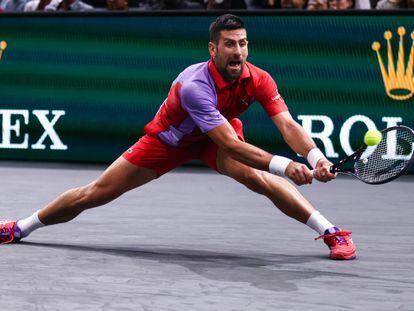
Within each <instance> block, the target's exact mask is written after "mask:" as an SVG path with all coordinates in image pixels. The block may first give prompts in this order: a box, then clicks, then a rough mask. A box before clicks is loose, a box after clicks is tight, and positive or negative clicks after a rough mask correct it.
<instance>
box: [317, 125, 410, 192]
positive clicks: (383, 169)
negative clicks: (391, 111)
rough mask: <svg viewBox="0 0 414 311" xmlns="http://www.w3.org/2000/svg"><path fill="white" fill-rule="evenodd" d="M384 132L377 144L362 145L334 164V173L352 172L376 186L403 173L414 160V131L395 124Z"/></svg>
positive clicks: (332, 171)
mask: <svg viewBox="0 0 414 311" xmlns="http://www.w3.org/2000/svg"><path fill="white" fill-rule="evenodd" d="M381 134H382V139H381V140H380V142H379V143H378V144H377V145H375V146H366V145H364V146H362V147H360V148H359V149H358V150H357V151H355V152H354V153H353V154H351V155H350V156H348V157H346V158H344V159H342V160H341V161H339V162H338V163H336V164H334V165H332V166H331V167H330V172H331V173H333V174H335V173H343V174H348V175H352V176H355V177H356V178H358V179H359V180H361V181H363V182H365V183H367V184H373V185H378V184H384V183H387V182H389V181H391V180H393V179H395V178H397V177H399V176H401V175H402V174H403V173H404V172H405V171H406V170H407V169H408V167H409V166H410V165H411V163H412V162H413V161H414V152H413V149H414V131H413V130H412V129H410V128H409V127H406V126H393V127H389V128H386V129H384V130H382V131H381ZM346 166H348V167H349V166H352V168H350V169H348V168H346ZM312 173H313V174H314V171H312Z"/></svg>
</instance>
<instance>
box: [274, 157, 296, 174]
mask: <svg viewBox="0 0 414 311" xmlns="http://www.w3.org/2000/svg"><path fill="white" fill-rule="evenodd" d="M290 162H292V160H291V159H289V158H285V157H281V156H278V155H275V156H273V158H272V160H270V163H269V172H270V173H272V174H276V175H279V176H285V171H286V168H287V166H288V165H289V163H290Z"/></svg>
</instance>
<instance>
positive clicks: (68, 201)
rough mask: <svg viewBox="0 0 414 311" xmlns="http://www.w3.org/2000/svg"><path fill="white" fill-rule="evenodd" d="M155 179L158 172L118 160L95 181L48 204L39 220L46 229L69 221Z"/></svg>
mask: <svg viewBox="0 0 414 311" xmlns="http://www.w3.org/2000/svg"><path fill="white" fill-rule="evenodd" d="M156 176H157V175H156V172H155V171H153V170H151V169H148V168H142V167H138V166H136V165H134V164H131V163H130V162H128V161H127V160H125V159H124V158H123V157H119V158H118V159H117V160H116V161H115V162H114V163H112V165H111V166H109V167H108V168H107V169H106V170H105V172H104V173H103V174H102V175H101V176H100V177H99V178H98V179H96V180H95V181H93V182H91V183H90V184H88V185H85V186H82V187H79V188H74V189H70V190H68V191H66V192H64V193H63V194H61V195H60V196H59V197H57V198H56V199H55V200H53V201H52V202H50V203H49V204H47V205H46V206H45V207H44V208H42V209H41V210H40V211H39V213H38V216H39V220H40V221H41V222H42V223H43V224H45V225H53V224H58V223H63V222H67V221H70V220H72V219H73V218H75V217H76V216H78V215H79V214H80V213H81V212H83V211H84V210H86V209H89V208H93V207H97V206H100V205H103V204H106V203H108V202H110V201H112V200H114V199H116V198H117V197H119V196H120V195H121V194H123V193H125V192H127V191H129V190H131V189H134V188H137V187H139V186H141V185H143V184H145V183H147V182H149V181H151V180H153V179H155V178H156Z"/></svg>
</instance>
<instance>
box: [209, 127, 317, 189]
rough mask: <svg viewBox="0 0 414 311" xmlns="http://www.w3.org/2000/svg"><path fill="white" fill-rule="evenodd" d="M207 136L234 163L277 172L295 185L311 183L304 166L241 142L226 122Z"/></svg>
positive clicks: (308, 173)
mask: <svg viewBox="0 0 414 311" xmlns="http://www.w3.org/2000/svg"><path fill="white" fill-rule="evenodd" d="M207 135H208V136H209V137H210V138H211V139H212V140H213V142H214V143H215V144H216V145H217V146H218V147H219V148H220V149H222V150H224V151H225V152H226V153H228V154H229V155H230V156H231V157H232V158H233V159H235V160H236V161H239V162H241V163H243V164H246V165H248V166H250V167H253V168H256V169H259V170H262V171H270V172H271V173H275V172H276V171H277V172H278V173H277V174H278V175H286V176H287V177H289V178H290V179H291V180H292V181H293V182H294V183H296V184H297V185H303V184H309V183H311V182H312V174H310V172H309V170H308V168H307V167H306V166H305V165H304V164H301V163H298V162H294V161H289V162H286V160H287V159H286V158H283V157H279V156H273V155H272V154H270V153H268V152H266V151H264V150H262V149H260V148H258V147H256V146H253V145H251V144H248V143H246V142H243V141H241V140H240V139H239V138H238V137H237V134H236V132H235V131H234V129H233V127H232V126H231V125H230V123H229V122H227V121H226V122H224V123H223V124H221V125H219V126H217V127H216V128H214V129H212V130H210V131H209V132H207ZM275 168H276V169H275Z"/></svg>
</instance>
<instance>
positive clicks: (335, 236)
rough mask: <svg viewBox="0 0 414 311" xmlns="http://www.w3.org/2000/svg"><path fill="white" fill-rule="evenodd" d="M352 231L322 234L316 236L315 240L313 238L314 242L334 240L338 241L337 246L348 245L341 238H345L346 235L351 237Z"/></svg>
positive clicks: (346, 241)
mask: <svg viewBox="0 0 414 311" xmlns="http://www.w3.org/2000/svg"><path fill="white" fill-rule="evenodd" d="M351 234H352V231H337V232H335V233H330V234H323V235H320V236H318V237H317V238H315V240H319V239H327V238H333V237H334V238H335V240H337V241H338V243H339V244H347V245H348V240H347V239H345V238H342V236H347V235H351Z"/></svg>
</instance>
